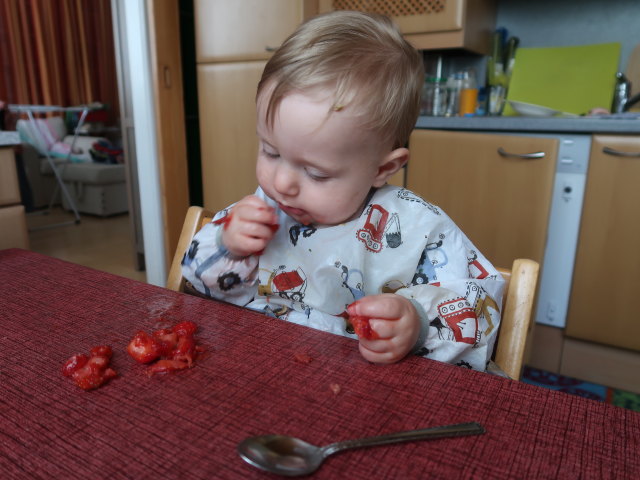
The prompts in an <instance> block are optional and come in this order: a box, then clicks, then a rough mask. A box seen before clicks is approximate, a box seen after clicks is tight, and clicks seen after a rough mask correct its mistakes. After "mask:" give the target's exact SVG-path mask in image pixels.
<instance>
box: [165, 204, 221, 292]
mask: <svg viewBox="0 0 640 480" xmlns="http://www.w3.org/2000/svg"><path fill="white" fill-rule="evenodd" d="M213 216H214V213H213V212H210V211H209V210H205V209H204V208H202V207H197V206H192V207H189V210H187V215H186V216H185V218H184V223H183V224H182V231H181V232H180V237H179V238H178V246H177V247H176V253H175V254H174V255H173V261H172V262H171V268H170V269H169V275H168V277H167V288H168V289H170V290H175V291H176V292H184V285H185V279H184V277H183V276H182V266H181V263H182V257H184V252H186V251H187V248H189V245H190V244H191V240H192V239H193V236H194V235H195V233H196V232H197V231H198V230H200V229H201V228H202V227H203V226H204V225H205V224H207V223H209V222H210V221H211V220H212V219H213Z"/></svg>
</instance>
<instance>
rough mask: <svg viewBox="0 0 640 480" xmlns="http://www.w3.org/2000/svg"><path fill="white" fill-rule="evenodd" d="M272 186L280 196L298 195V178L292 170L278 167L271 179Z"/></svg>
mask: <svg viewBox="0 0 640 480" xmlns="http://www.w3.org/2000/svg"><path fill="white" fill-rule="evenodd" d="M273 186H274V188H275V189H276V190H277V192H278V193H280V194H282V195H288V196H291V195H296V194H297V193H298V178H297V175H296V173H295V171H293V169H291V168H289V167H287V166H284V165H282V166H280V167H278V170H277V171H276V174H275V177H274V179H273Z"/></svg>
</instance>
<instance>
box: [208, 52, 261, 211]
mask: <svg viewBox="0 0 640 480" xmlns="http://www.w3.org/2000/svg"><path fill="white" fill-rule="evenodd" d="M264 65H265V62H264V61H257V62H237V63H212V64H201V65H198V102H199V105H200V139H201V163H202V190H203V197H204V202H203V203H204V207H205V208H208V209H210V210H213V211H218V210H221V209H223V208H224V207H227V206H228V205H230V204H231V203H233V202H236V201H238V200H240V199H241V198H242V197H244V196H245V195H249V194H251V193H253V192H254V191H255V189H256V188H257V186H258V182H257V180H256V174H255V164H256V158H257V153H258V140H257V137H256V107H255V92H256V87H257V85H258V81H259V80H260V76H261V75H262V70H263V69H264Z"/></svg>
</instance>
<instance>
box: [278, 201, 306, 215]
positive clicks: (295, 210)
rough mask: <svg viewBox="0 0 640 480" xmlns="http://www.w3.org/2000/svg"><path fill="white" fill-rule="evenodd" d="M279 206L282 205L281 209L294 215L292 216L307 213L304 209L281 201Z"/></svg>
mask: <svg viewBox="0 0 640 480" xmlns="http://www.w3.org/2000/svg"><path fill="white" fill-rule="evenodd" d="M278 206H279V207H280V209H281V210H282V211H283V212H285V213H286V214H287V215H289V216H292V217H300V216H302V215H305V214H306V213H307V212H306V211H305V210H302V209H300V208H295V207H288V206H286V205H283V204H281V203H279V204H278Z"/></svg>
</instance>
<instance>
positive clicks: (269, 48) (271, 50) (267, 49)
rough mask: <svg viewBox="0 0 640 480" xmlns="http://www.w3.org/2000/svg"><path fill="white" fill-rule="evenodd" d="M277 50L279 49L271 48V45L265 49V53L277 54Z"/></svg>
mask: <svg viewBox="0 0 640 480" xmlns="http://www.w3.org/2000/svg"><path fill="white" fill-rule="evenodd" d="M277 49H278V47H270V46H269V45H267V46H266V47H264V51H265V52H275V51H276V50H277Z"/></svg>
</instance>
